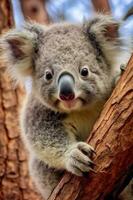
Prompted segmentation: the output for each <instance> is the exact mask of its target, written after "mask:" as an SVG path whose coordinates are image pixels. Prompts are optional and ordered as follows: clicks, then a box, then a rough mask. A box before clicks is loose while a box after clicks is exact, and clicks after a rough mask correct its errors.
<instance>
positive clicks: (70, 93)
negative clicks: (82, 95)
mask: <svg viewBox="0 0 133 200" xmlns="http://www.w3.org/2000/svg"><path fill="white" fill-rule="evenodd" d="M59 97H60V99H61V100H63V101H70V100H73V99H74V97H75V95H74V78H73V77H72V75H70V74H62V75H61V76H60V77H59Z"/></svg>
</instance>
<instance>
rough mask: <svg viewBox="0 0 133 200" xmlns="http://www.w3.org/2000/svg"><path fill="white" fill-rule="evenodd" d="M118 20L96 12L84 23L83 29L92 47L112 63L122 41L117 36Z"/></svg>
mask: <svg viewBox="0 0 133 200" xmlns="http://www.w3.org/2000/svg"><path fill="white" fill-rule="evenodd" d="M119 27H120V22H118V21H116V20H115V19H113V17H112V16H110V15H103V14H98V15H96V17H95V18H93V19H92V20H90V21H89V22H87V23H85V30H86V33H87V35H88V38H89V40H90V42H91V43H92V45H93V47H94V48H96V49H97V52H98V53H99V55H100V54H102V53H103V54H104V56H105V57H106V59H107V61H108V62H109V63H110V64H113V62H114V61H115V58H116V55H117V53H118V52H119V51H120V48H121V46H122V42H121V40H120V37H119Z"/></svg>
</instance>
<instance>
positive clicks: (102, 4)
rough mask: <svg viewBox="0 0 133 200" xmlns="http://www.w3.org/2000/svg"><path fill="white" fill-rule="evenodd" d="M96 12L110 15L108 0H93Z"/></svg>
mask: <svg viewBox="0 0 133 200" xmlns="http://www.w3.org/2000/svg"><path fill="white" fill-rule="evenodd" d="M91 1H92V4H93V6H94V9H95V11H96V12H102V13H110V5H109V1H108V0H91Z"/></svg>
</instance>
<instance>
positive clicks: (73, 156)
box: [66, 142, 95, 176]
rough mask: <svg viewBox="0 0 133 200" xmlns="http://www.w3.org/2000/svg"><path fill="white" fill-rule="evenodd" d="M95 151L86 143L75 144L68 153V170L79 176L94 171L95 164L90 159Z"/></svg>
mask: <svg viewBox="0 0 133 200" xmlns="http://www.w3.org/2000/svg"><path fill="white" fill-rule="evenodd" d="M93 153H94V149H93V148H92V147H91V146H90V145H88V144H87V143H85V142H78V143H77V144H74V145H73V146H72V147H71V148H70V149H69V151H68V152H67V161H66V169H67V170H68V171H70V172H72V173H73V174H76V175H77V176H84V173H86V172H89V171H94V170H93V167H94V165H95V164H94V162H93V161H92V160H91V159H90V157H91V156H92V154H93Z"/></svg>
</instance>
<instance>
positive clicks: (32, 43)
mask: <svg viewBox="0 0 133 200" xmlns="http://www.w3.org/2000/svg"><path fill="white" fill-rule="evenodd" d="M102 22H103V18H102ZM97 23H98V24H97ZM111 23H113V24H114V21H113V22H112V19H110V18H109V19H108V20H105V22H104V23H101V18H100V17H99V18H98V19H97V20H96V19H95V20H93V21H91V22H90V23H88V25H87V26H86V28H85V27H83V26H76V25H67V24H62V25H53V26H51V27H49V28H47V29H46V28H43V27H41V26H39V25H32V26H31V25H29V27H27V28H26V29H25V31H24V33H23V34H22V33H20V32H19V34H18V35H15V34H14V32H13V33H11V34H8V35H7V36H6V42H8V45H9V46H10V48H11V50H12V52H11V53H10V55H8V59H9V58H11V59H10V60H11V61H12V62H13V63H14V65H15V68H14V69H13V70H12V74H13V76H14V74H16V76H18V75H19V74H21V76H22V75H23V76H25V75H30V76H31V77H32V84H33V86H32V88H33V93H34V94H35V96H36V97H37V98H38V99H40V100H41V102H43V103H44V104H45V105H46V106H48V107H50V108H52V109H54V110H58V111H63V112H64V111H65V112H70V111H73V110H80V109H83V108H86V107H88V106H91V105H92V104H93V103H95V102H97V101H101V100H103V99H106V98H107V97H108V95H109V94H110V91H111V90H112V80H113V78H114V77H113V76H112V70H111V66H110V65H111V61H110V59H111V60H112V61H113V59H114V54H111V53H112V52H111V48H112V49H113V45H114V44H113V42H114V41H113V40H114V38H113V40H111V39H112V38H111V39H110V37H108V39H107V38H106V37H105V35H106V34H107V33H106V32H105V26H106V25H107V24H111ZM115 23H116V22H115ZM95 26H96V27H95ZM98 26H99V29H97V27H98ZM105 33H106V34H105ZM28 34H29V35H28ZM14 35H15V36H16V37H15V36H14ZM113 37H114V36H113ZM115 39H116V38H115ZM111 45H112V46H111ZM114 47H115V45H114ZM110 56H112V58H110ZM31 66H32V67H31Z"/></svg>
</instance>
